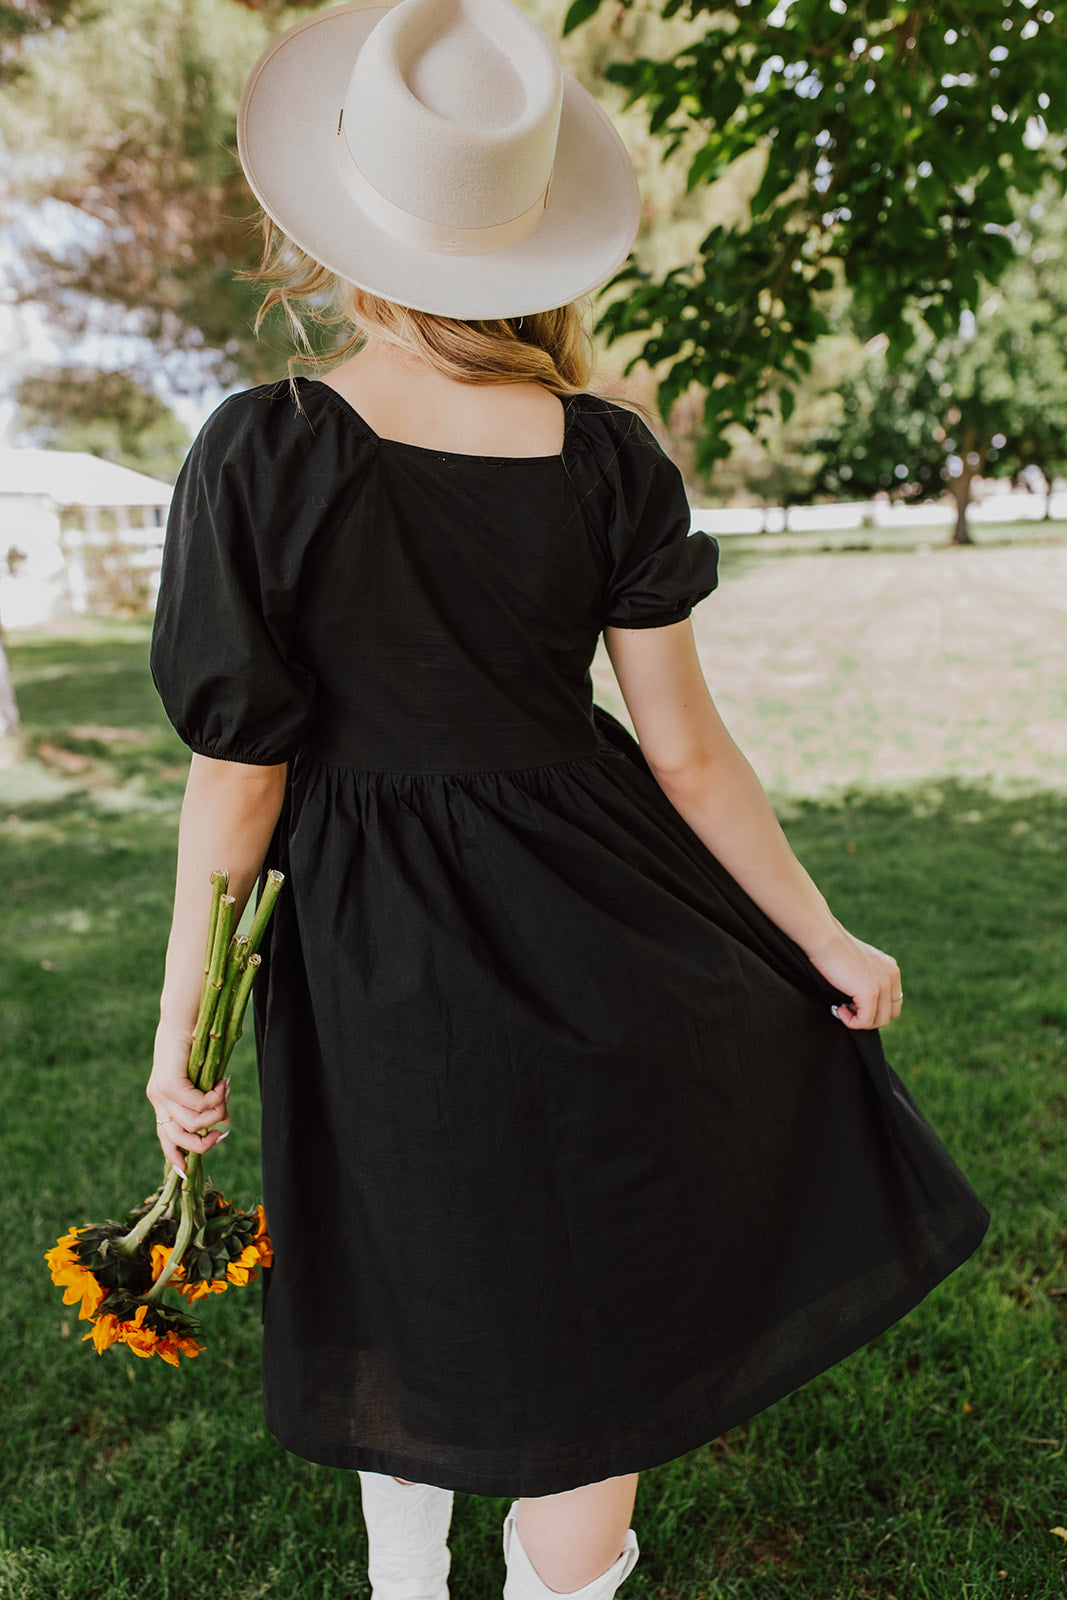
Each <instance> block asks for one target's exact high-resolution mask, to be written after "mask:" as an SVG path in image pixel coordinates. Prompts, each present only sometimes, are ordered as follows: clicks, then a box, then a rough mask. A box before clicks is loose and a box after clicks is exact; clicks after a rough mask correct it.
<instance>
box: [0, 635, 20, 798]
mask: <svg viewBox="0 0 1067 1600" xmlns="http://www.w3.org/2000/svg"><path fill="white" fill-rule="evenodd" d="M24 754H25V751H24V750H23V738H22V732H21V729H20V727H19V708H18V703H17V701H16V699H15V685H14V684H13V683H12V681H11V668H10V667H9V666H8V662H7V651H6V649H5V648H4V633H3V629H2V628H0V767H9V766H14V764H15V763H16V762H18V761H21V760H22V758H23V756H24Z"/></svg>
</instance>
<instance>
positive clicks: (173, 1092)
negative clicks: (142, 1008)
mask: <svg viewBox="0 0 1067 1600" xmlns="http://www.w3.org/2000/svg"><path fill="white" fill-rule="evenodd" d="M192 1042H193V1035H192V1032H191V1030H188V1029H184V1028H177V1027H175V1026H174V1024H173V1023H168V1022H160V1024H159V1026H158V1028H157V1029H156V1039H155V1052H154V1055H153V1058H152V1076H151V1077H150V1078H149V1080H148V1085H147V1088H146V1089H145V1094H146V1095H147V1096H148V1098H149V1100H150V1101H151V1103H152V1106H153V1108H154V1110H155V1113H156V1133H157V1134H158V1136H159V1143H160V1146H161V1147H162V1150H163V1154H164V1155H165V1156H166V1158H167V1160H168V1161H169V1162H170V1164H171V1166H172V1167H177V1169H178V1171H179V1172H180V1173H182V1174H183V1175H184V1173H185V1157H184V1156H183V1154H182V1151H183V1150H188V1151H194V1152H196V1153H197V1154H201V1155H202V1154H203V1153H204V1152H205V1151H207V1150H210V1149H212V1147H213V1146H214V1145H216V1144H218V1143H219V1141H220V1140H221V1139H225V1138H226V1137H227V1135H228V1134H229V1131H230V1126H229V1124H230V1113H229V1099H230V1080H229V1079H228V1078H223V1079H221V1081H220V1082H219V1083H217V1084H216V1085H215V1087H214V1088H213V1089H209V1090H208V1091H207V1092H206V1093H204V1092H203V1091H201V1090H200V1089H197V1088H196V1087H195V1086H194V1085H193V1084H192V1083H190V1081H189V1072H188V1068H189V1051H190V1049H191V1047H192ZM214 1123H222V1124H223V1126H222V1127H221V1128H220V1129H219V1130H218V1131H217V1132H213V1133H202V1132H201V1130H202V1129H206V1128H210V1127H211V1126H212V1125H213V1124H214Z"/></svg>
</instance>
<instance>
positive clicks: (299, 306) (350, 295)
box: [234, 210, 655, 427]
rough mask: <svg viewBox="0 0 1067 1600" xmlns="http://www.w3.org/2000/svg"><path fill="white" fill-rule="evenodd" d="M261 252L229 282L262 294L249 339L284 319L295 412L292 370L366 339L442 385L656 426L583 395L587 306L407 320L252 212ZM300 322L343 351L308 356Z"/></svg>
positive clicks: (588, 356)
mask: <svg viewBox="0 0 1067 1600" xmlns="http://www.w3.org/2000/svg"><path fill="white" fill-rule="evenodd" d="M259 225H260V227H261V229H262V233H263V253H262V257H261V259H260V262H259V265H258V266H257V267H255V268H252V269H249V270H239V271H237V272H235V274H234V276H235V277H237V278H246V279H251V280H252V281H253V282H256V283H266V284H268V285H269V287H268V289H267V292H266V294H265V296H264V298H263V301H262V303H261V305H260V307H259V309H258V311H257V312H256V319H255V322H254V323H253V325H252V331H253V333H255V334H258V333H259V327H260V323H261V322H262V321H263V318H264V317H265V316H266V314H267V312H268V311H269V310H270V309H271V307H272V306H275V305H278V306H280V307H281V308H282V310H283V312H284V313H285V316H286V318H287V319H288V323H289V326H290V329H291V330H292V333H293V336H294V340H295V342H296V343H297V344H298V345H299V346H300V347H301V348H300V349H299V350H297V351H296V352H294V354H293V355H291V356H290V357H289V358H288V361H287V363H286V365H287V369H288V373H289V387H290V390H291V391H292V395H293V399H294V400H295V402H296V404H297V406H298V407H299V405H300V398H299V390H298V389H297V385H296V379H295V377H294V374H293V367H294V366H295V365H296V364H297V363H298V362H299V363H301V364H302V365H304V366H309V367H311V368H313V369H315V370H318V371H322V370H323V369H328V368H330V367H332V366H334V365H335V364H336V363H337V362H339V361H342V360H343V359H344V358H345V356H347V355H350V354H354V353H355V352H356V351H357V350H359V349H362V347H363V346H364V345H365V344H366V342H367V340H368V339H370V338H374V339H376V340H380V341H381V342H382V343H384V344H388V345H392V346H393V347H394V348H395V349H397V350H401V351H404V352H407V353H408V354H411V355H414V356H417V357H418V358H420V359H421V360H423V361H426V362H428V363H429V364H430V365H431V366H433V367H435V368H436V369H437V371H438V372H440V373H443V374H444V376H445V377H447V378H453V379H455V380H456V381H457V382H459V383H473V384H491V383H521V382H523V381H532V382H535V383H540V384H543V385H544V387H545V388H546V389H550V390H551V391H552V393H553V394H557V395H559V396H560V397H561V398H565V397H566V396H567V395H571V394H579V393H583V392H584V393H590V392H595V393H597V394H598V395H599V396H600V397H601V398H603V399H607V400H616V401H617V402H618V403H619V404H620V405H624V406H627V407H629V408H630V409H632V410H635V411H639V412H640V413H641V415H642V416H643V417H644V418H645V420H646V422H648V423H649V425H650V426H653V427H654V426H655V422H654V419H653V417H652V414H651V413H650V411H649V410H648V408H647V407H646V406H644V405H642V404H641V402H640V401H637V400H633V399H631V398H629V397H628V396H622V395H613V394H607V393H605V392H604V391H603V390H600V389H597V390H595V391H591V390H590V388H589V384H590V380H591V379H592V376H593V372H594V369H595V366H596V345H595V344H594V342H593V338H592V335H591V334H590V332H589V330H588V328H587V326H586V315H587V312H588V310H589V305H590V302H589V300H588V297H585V299H582V300H573V301H571V302H569V303H568V304H567V305H562V306H556V307H554V308H553V309H552V310H550V311H534V312H527V313H526V314H525V315H524V316H522V317H486V318H474V319H472V320H464V319H462V318H459V317H445V316H438V315H437V314H436V313H434V312H430V311H413V310H412V309H411V308H410V307H408V306H401V305H397V304H396V303H395V302H394V301H392V300H384V299H382V298H381V297H380V296H379V295H376V294H372V293H371V292H370V290H368V289H363V288H360V287H359V285H358V284H354V283H349V282H348V281H347V280H346V279H344V278H341V277H340V276H339V275H338V274H337V273H335V272H333V271H331V269H330V268H328V267H324V266H323V265H322V263H321V262H319V261H316V260H315V259H314V257H313V256H310V255H309V254H308V253H307V251H306V250H304V249H303V248H302V247H301V246H300V245H298V244H295V243H294V242H293V241H292V240H291V239H290V238H288V236H287V235H286V234H284V233H283V232H282V230H281V229H280V228H279V227H278V226H277V224H276V223H275V221H274V219H273V217H271V216H269V215H268V214H267V213H266V212H265V211H263V210H260V213H259ZM306 323H316V324H318V325H319V326H322V327H337V326H339V325H340V326H342V327H344V328H350V329H352V330H353V331H352V332H351V334H350V336H349V337H348V338H347V339H346V340H345V342H344V343H343V344H341V345H339V346H338V347H337V348H336V349H334V350H330V351H327V352H326V353H325V354H322V355H320V354H316V352H315V350H314V349H313V347H312V344H311V341H310V339H309V338H308V334H307V327H306V326H305V324H306Z"/></svg>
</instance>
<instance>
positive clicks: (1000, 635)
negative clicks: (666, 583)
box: [594, 546, 1067, 795]
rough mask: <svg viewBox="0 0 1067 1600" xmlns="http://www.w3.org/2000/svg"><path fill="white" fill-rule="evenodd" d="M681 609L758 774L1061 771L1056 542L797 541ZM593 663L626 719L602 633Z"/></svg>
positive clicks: (797, 788) (1037, 775)
mask: <svg viewBox="0 0 1067 1600" xmlns="http://www.w3.org/2000/svg"><path fill="white" fill-rule="evenodd" d="M693 623H694V629H695V632H696V635H697V640H698V643H699V646H700V654H701V660H702V662H703V665H704V674H705V677H706V678H707V680H708V685H709V687H710V689H711V692H712V695H713V696H714V698H715V702H716V704H717V705H718V707H719V710H720V712H721V713H722V716H723V719H724V721H725V722H726V725H727V726H728V728H729V729H730V732H731V733H732V734H733V736H734V738H735V739H736V740H737V742H738V744H739V745H740V746H741V748H742V749H743V750H744V752H745V754H746V755H747V756H748V758H749V760H750V761H751V762H752V765H753V766H754V767H755V769H756V771H757V772H758V774H759V776H760V779H761V780H762V782H763V784H764V786H765V787H766V788H767V789H768V790H771V791H775V792H778V793H782V794H785V793H791V794H797V795H800V794H812V795H813V794H825V793H826V792H827V790H834V789H840V788H844V787H847V786H848V785H850V784H861V785H864V786H883V785H896V784H900V783H907V782H910V781H912V780H914V779H916V778H934V779H936V778H939V777H944V776H948V775H956V776H959V777H967V778H980V779H982V780H984V781H987V782H989V781H992V782H993V784H994V785H995V786H996V787H997V788H998V789H1002V790H1005V791H1011V790H1018V789H1019V788H1020V787H1027V786H1029V787H1043V788H1045V787H1047V788H1059V789H1067V546H1065V547H1062V548H1060V547H1052V548H1049V547H1035V548H1016V549H1011V550H1000V549H996V550H982V549H981V548H976V549H962V550H958V549H938V550H932V551H930V552H929V553H927V554H917V553H915V554H913V553H907V554H892V555H889V554H887V555H870V554H865V555H800V556H794V557H790V558H785V559H781V560H777V561H774V562H771V563H770V564H768V565H767V566H765V567H761V568H759V569H758V570H757V571H755V572H750V573H748V574H747V575H745V576H743V577H738V578H734V579H731V578H729V577H728V576H724V577H723V580H722V583H721V586H720V588H719V589H718V591H717V592H716V593H715V594H713V595H711V596H709V598H708V599H707V600H705V601H703V602H702V603H701V604H700V605H699V606H698V607H697V608H696V610H695V611H694V613H693ZM594 679H595V682H596V687H597V697H598V699H599V700H600V701H601V702H602V703H603V704H604V705H606V706H607V707H608V709H609V710H611V711H614V712H615V714H616V715H617V716H620V717H621V718H622V719H623V720H624V721H627V722H628V719H627V718H626V714H625V708H624V707H623V705H622V702H621V697H620V696H619V694H618V690H617V688H616V685H615V680H614V675H613V674H612V672H611V664H610V662H609V661H608V659H607V656H606V653H605V652H604V649H603V646H601V648H600V650H599V651H598V654H597V661H596V663H595V666H594Z"/></svg>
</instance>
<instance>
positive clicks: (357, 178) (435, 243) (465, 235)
mask: <svg viewBox="0 0 1067 1600" xmlns="http://www.w3.org/2000/svg"><path fill="white" fill-rule="evenodd" d="M343 117H344V108H343V107H342V110H341V116H340V117H338V119H337V132H338V133H342V129H341V122H342V119H343ZM342 139H343V145H344V149H343V153H342V157H341V161H340V168H341V177H342V179H343V181H344V184H345V187H346V188H347V189H348V191H349V193H350V194H351V196H352V198H353V199H354V200H355V201H356V202H357V203H358V204H359V205H360V207H361V208H362V209H363V211H365V212H366V214H367V216H368V217H369V218H370V219H371V221H372V222H376V223H377V224H378V226H379V227H380V228H384V229H385V231H386V233H391V234H392V235H393V236H394V238H397V239H401V240H403V242H404V243H405V244H413V245H417V246H418V247H419V249H421V250H432V251H435V252H436V253H437V254H438V255H450V256H484V255H489V254H490V253H491V252H492V251H494V250H503V249H504V247H505V246H506V245H509V244H515V242H516V241H517V240H519V239H524V238H525V237H526V235H527V234H528V233H531V232H532V231H533V229H534V228H535V227H536V226H537V223H538V221H539V220H540V217H541V214H542V212H543V211H544V209H545V207H546V206H547V205H548V191H549V189H551V187H552V172H550V173H549V175H548V182H547V183H546V184H545V187H544V190H543V191H542V193H541V194H539V195H538V197H537V199H536V200H535V201H534V203H533V205H532V206H528V207H527V208H526V210H525V211H523V212H522V213H521V214H520V215H519V216H517V217H509V218H508V220H507V221H506V222H493V223H490V225H489V226H488V227H487V228H449V227H446V226H445V225H444V224H443V223H440V222H431V221H430V220H429V218H428V217H418V216H416V215H415V213H414V212H413V211H405V210H404V208H403V206H398V205H397V204H396V203H395V202H394V201H392V200H390V199H389V198H388V196H386V195H384V194H382V192H381V190H380V189H376V188H375V187H374V185H373V184H372V183H371V181H370V179H369V178H368V177H367V175H366V173H365V172H363V171H361V169H360V167H359V166H358V165H357V163H356V158H355V156H354V155H353V154H352V147H351V145H350V144H349V142H348V136H347V134H342ZM345 156H347V157H348V159H347V160H345V159H344V157H345ZM552 171H553V172H554V171H555V167H553V169H552Z"/></svg>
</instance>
